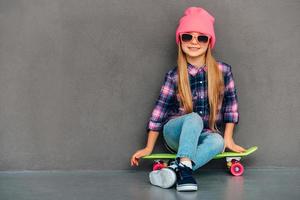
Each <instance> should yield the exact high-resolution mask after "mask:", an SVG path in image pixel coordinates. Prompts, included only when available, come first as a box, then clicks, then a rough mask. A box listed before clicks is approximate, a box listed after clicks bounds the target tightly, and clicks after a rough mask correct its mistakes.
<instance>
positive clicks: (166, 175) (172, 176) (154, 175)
mask: <svg viewBox="0 0 300 200" xmlns="http://www.w3.org/2000/svg"><path fill="white" fill-rule="evenodd" d="M149 179H150V183H151V184H152V185H156V186H159V187H161V188H170V187H172V186H173V185H174V184H175V183H176V173H175V172H174V171H173V170H172V169H169V168H162V169H160V170H155V171H152V172H150V174H149Z"/></svg>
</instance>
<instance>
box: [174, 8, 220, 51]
mask: <svg viewBox="0 0 300 200" xmlns="http://www.w3.org/2000/svg"><path fill="white" fill-rule="evenodd" d="M214 22H215V18H214V17H213V16H212V15H211V14H209V13H208V12H207V11H206V10H204V9H203V8H201V7H189V8H187V9H186V10H185V11H184V16H183V17H181V19H180V20H179V25H178V27H177V29H176V43H177V45H178V43H179V33H183V32H190V31H195V32H201V33H203V34H206V35H210V36H211V39H210V47H211V49H213V48H214V46H215V42H216V36H215V31H214Z"/></svg>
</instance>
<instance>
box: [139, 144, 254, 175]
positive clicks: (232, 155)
mask: <svg viewBox="0 0 300 200" xmlns="http://www.w3.org/2000/svg"><path fill="white" fill-rule="evenodd" d="M256 150H257V146H253V147H250V148H249V149H247V150H246V151H245V152H243V153H237V152H223V153H219V154H217V155H216V156H215V157H214V158H213V159H215V160H216V159H222V158H225V159H226V166H227V168H228V169H229V172H230V173H231V174H232V175H233V176H241V175H242V174H243V173H244V167H243V165H242V164H241V162H240V160H241V158H242V157H245V156H248V155H250V154H251V153H253V152H254V151H256ZM141 158H142V159H149V160H154V163H153V166H152V170H153V171H155V170H159V169H162V168H164V167H167V166H168V165H169V164H170V162H171V161H172V160H175V158H176V154H168V153H158V154H150V155H148V156H143V157H141Z"/></svg>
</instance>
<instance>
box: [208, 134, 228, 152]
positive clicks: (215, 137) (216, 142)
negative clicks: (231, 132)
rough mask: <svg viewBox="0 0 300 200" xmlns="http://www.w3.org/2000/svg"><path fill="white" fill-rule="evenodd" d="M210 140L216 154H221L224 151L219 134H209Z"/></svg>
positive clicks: (222, 140)
mask: <svg viewBox="0 0 300 200" xmlns="http://www.w3.org/2000/svg"><path fill="white" fill-rule="evenodd" d="M211 136H212V137H211V140H212V143H213V145H214V147H215V148H216V149H217V150H218V152H222V151H223V149H224V145H225V143H224V139H223V137H222V136H221V135H220V134H219V133H211Z"/></svg>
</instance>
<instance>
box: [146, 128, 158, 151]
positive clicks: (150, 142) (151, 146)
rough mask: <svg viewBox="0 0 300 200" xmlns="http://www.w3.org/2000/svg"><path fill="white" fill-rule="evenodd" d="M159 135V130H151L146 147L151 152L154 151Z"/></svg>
mask: <svg viewBox="0 0 300 200" xmlns="http://www.w3.org/2000/svg"><path fill="white" fill-rule="evenodd" d="M158 135H159V132H158V131H149V133H148V141H147V145H146V149H149V150H151V152H152V151H153V149H154V146H155V143H156V140H157V138H158Z"/></svg>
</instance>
